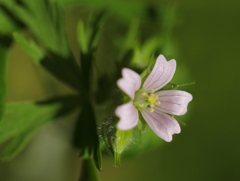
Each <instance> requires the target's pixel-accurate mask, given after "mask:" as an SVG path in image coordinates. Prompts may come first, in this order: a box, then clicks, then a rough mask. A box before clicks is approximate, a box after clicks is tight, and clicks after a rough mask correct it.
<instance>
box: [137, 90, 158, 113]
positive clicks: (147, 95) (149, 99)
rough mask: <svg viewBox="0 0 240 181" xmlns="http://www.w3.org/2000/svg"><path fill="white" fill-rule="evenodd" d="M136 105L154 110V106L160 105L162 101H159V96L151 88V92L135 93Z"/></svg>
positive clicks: (138, 107) (139, 107)
mask: <svg viewBox="0 0 240 181" xmlns="http://www.w3.org/2000/svg"><path fill="white" fill-rule="evenodd" d="M134 105H135V107H136V108H137V109H139V110H142V109H149V111H150V112H154V107H155V106H156V105H160V101H158V96H157V95H155V94H154V90H153V89H151V90H150V92H147V91H139V92H137V93H136V94H135V99H134Z"/></svg>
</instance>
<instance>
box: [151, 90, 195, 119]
mask: <svg viewBox="0 0 240 181" xmlns="http://www.w3.org/2000/svg"><path fill="white" fill-rule="evenodd" d="M155 95H157V96H158V97H159V98H158V100H159V101H160V103H161V104H160V105H157V106H155V109H156V110H158V111H161V112H165V113H169V114H173V115H179V116H180V115H184V114H185V113H186V112H187V106H188V103H189V102H190V101H191V100H192V95H191V94H189V93H188V92H185V91H180V90H165V91H159V92H156V93H155Z"/></svg>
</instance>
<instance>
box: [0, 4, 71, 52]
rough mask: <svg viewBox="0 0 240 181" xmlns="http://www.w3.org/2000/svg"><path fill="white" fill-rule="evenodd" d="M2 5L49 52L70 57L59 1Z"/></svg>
mask: <svg viewBox="0 0 240 181" xmlns="http://www.w3.org/2000/svg"><path fill="white" fill-rule="evenodd" d="M1 3H2V4H3V5H4V7H6V8H7V10H8V11H10V12H11V13H13V12H14V14H15V15H16V16H17V17H18V19H19V20H20V21H21V22H23V23H24V24H26V25H27V27H28V28H29V29H30V30H31V31H32V32H33V34H34V35H35V36H36V37H37V38H38V40H39V41H40V42H41V43H42V44H43V45H44V46H45V47H46V48H47V49H48V50H49V51H52V52H54V53H56V54H59V55H61V56H62V57H68V56H69V53H70V51H69V45H68V42H67V38H66V34H65V29H64V21H63V11H62V9H61V7H60V6H59V4H58V2H57V1H48V0H40V1H29V0H22V4H18V3H14V1H8V0H2V2H1Z"/></svg>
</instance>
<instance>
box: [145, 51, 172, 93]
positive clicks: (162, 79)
mask: <svg viewBox="0 0 240 181" xmlns="http://www.w3.org/2000/svg"><path fill="white" fill-rule="evenodd" d="M175 70H176V61H175V60H174V59H172V60H170V61H167V60H166V59H165V57H164V56H163V55H159V56H158V58H157V60H156V63H155V65H154V67H153V70H152V72H151V73H150V74H149V76H148V77H147V79H146V81H145V82H144V84H143V89H145V90H150V89H154V90H159V89H160V88H162V87H163V86H165V85H166V84H167V83H168V82H170V80H171V79H172V78H173V75H174V73H175Z"/></svg>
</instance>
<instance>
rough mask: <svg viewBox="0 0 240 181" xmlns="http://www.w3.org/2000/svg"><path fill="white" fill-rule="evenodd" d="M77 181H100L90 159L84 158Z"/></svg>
mask: <svg viewBox="0 0 240 181" xmlns="http://www.w3.org/2000/svg"><path fill="white" fill-rule="evenodd" d="M79 181H100V180H99V177H98V174H97V172H96V168H95V166H94V162H93V160H92V159H84V160H83V166H82V172H81V176H80V179H79Z"/></svg>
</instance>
